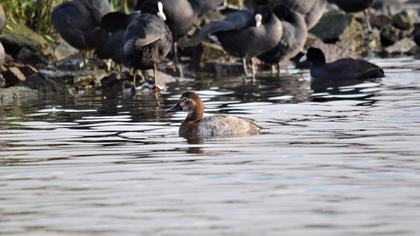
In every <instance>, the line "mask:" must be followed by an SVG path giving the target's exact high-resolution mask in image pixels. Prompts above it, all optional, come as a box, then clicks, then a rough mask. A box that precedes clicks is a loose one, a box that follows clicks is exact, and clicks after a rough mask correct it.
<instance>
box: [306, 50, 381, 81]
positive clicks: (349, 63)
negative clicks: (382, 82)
mask: <svg viewBox="0 0 420 236" xmlns="http://www.w3.org/2000/svg"><path fill="white" fill-rule="evenodd" d="M300 60H301V62H304V61H306V60H307V61H309V62H311V69H310V70H311V77H313V78H316V79H324V80H336V81H344V80H364V79H371V78H381V77H384V76H385V74H384V71H383V70H382V69H381V68H380V67H379V66H377V65H375V64H372V63H370V62H368V61H365V60H361V59H353V58H342V59H338V60H336V61H334V62H331V63H327V62H326V60H325V56H324V53H323V52H322V51H321V50H320V49H319V48H313V47H312V48H309V49H308V51H307V52H306V54H305V56H303V57H302V58H301V59H300Z"/></svg>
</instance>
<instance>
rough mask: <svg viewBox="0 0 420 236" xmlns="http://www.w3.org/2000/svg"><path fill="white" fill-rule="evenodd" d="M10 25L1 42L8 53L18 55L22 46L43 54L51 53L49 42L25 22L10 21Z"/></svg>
mask: <svg viewBox="0 0 420 236" xmlns="http://www.w3.org/2000/svg"><path fill="white" fill-rule="evenodd" d="M7 25H8V27H6V28H5V31H4V32H3V34H2V35H1V38H0V39H1V42H2V43H3V45H4V47H5V48H6V51H7V53H9V54H11V55H12V56H13V57H15V58H16V57H17V55H18V53H19V51H20V49H21V48H23V47H26V48H30V49H32V50H33V51H37V52H42V54H43V55H48V54H50V53H51V48H50V47H49V44H48V42H47V41H46V40H45V39H44V37H42V36H41V35H40V34H38V33H36V32H34V31H33V30H31V29H30V28H28V27H27V26H25V25H23V24H17V23H14V22H12V21H9V22H8V24H7Z"/></svg>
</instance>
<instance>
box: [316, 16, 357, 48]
mask: <svg viewBox="0 0 420 236" xmlns="http://www.w3.org/2000/svg"><path fill="white" fill-rule="evenodd" d="M354 22H355V20H354V18H353V16H352V15H349V14H343V13H341V12H338V11H331V12H329V13H327V14H324V16H322V18H321V20H320V21H319V22H318V24H317V25H315V26H314V27H313V28H312V29H311V30H310V33H312V34H314V35H316V36H317V37H318V38H320V39H322V41H324V42H328V43H335V42H336V41H338V40H339V39H340V37H341V35H342V34H343V33H344V32H345V31H346V30H348V29H349V28H350V27H352V26H354Z"/></svg>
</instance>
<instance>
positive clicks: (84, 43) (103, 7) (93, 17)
mask: <svg viewBox="0 0 420 236" xmlns="http://www.w3.org/2000/svg"><path fill="white" fill-rule="evenodd" d="M108 11H109V3H108V0H88V1H87V0H85V1H83V0H74V1H66V2H64V3H62V4H60V5H59V6H57V7H56V8H54V10H53V12H52V14H51V20H52V23H53V26H54V28H55V29H56V30H57V32H58V33H59V34H60V35H61V37H62V38H63V39H64V40H65V41H66V42H67V43H69V44H70V45H71V46H73V47H75V48H77V49H79V50H90V49H94V48H97V47H100V46H101V45H102V44H103V43H104V42H105V40H106V38H107V33H106V32H105V31H104V30H103V29H101V27H100V22H101V18H102V16H103V15H104V14H106V13H107V12H108Z"/></svg>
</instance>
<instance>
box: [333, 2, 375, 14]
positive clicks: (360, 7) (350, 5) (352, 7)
mask: <svg viewBox="0 0 420 236" xmlns="http://www.w3.org/2000/svg"><path fill="white" fill-rule="evenodd" d="M328 2H329V3H333V4H335V5H337V6H338V7H339V8H340V9H342V10H343V11H345V12H350V13H353V12H360V11H364V10H366V9H367V8H369V7H371V6H372V4H373V0H328Z"/></svg>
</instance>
